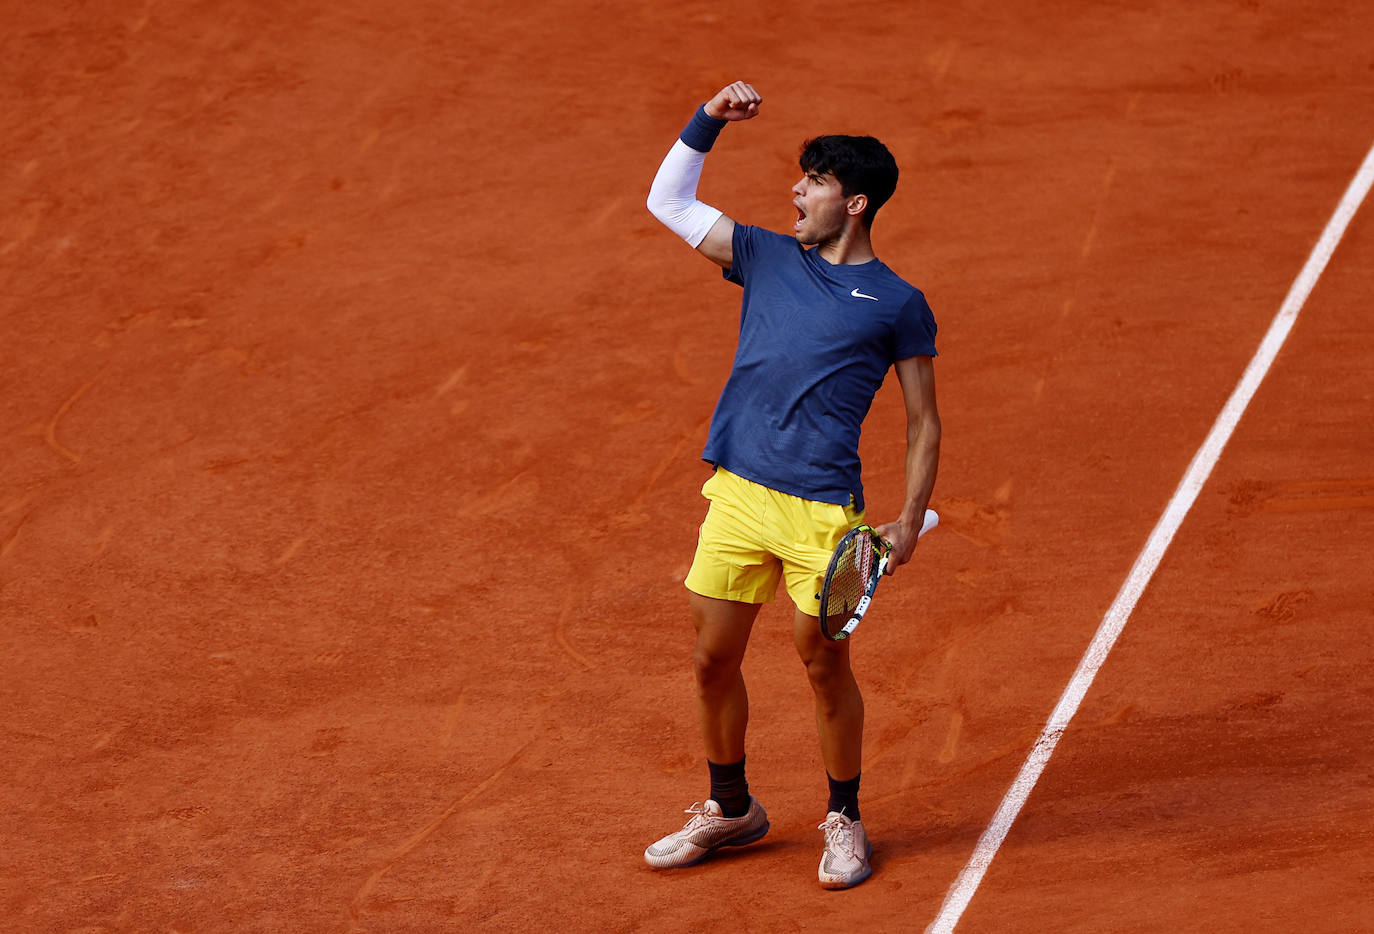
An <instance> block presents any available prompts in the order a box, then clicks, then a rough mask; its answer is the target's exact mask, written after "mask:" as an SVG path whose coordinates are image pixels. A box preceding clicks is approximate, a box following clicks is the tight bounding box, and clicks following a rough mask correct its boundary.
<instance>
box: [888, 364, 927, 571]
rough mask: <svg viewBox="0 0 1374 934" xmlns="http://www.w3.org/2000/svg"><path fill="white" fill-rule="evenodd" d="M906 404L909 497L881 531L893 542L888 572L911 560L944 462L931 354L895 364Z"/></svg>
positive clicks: (907, 494) (907, 491)
mask: <svg viewBox="0 0 1374 934" xmlns="http://www.w3.org/2000/svg"><path fill="white" fill-rule="evenodd" d="M894 368H895V369H896V371H897V381H898V383H899V384H900V385H901V387H902V399H903V401H904V402H905V405H906V496H905V498H904V500H903V502H902V513H901V515H900V516H898V517H897V520H896V521H895V522H889V523H887V524H886V525H880V526H878V528H877V532H878V534H879V535H881V536H882V537H883V538H885V539H887V540H888V541H889V542H890V543H891V544H892V556H891V558H889V560H888V563H887V573H889V574H891V573H892V571H893V570H894V569H895V568H898V567H900V566H902V565H903V564H906V563H907V562H908V561H910V560H911V555H912V552H914V551H915V550H916V539H917V538H918V537H919V535H920V533H921V521H922V520H923V519H924V518H925V513H926V504H927V503H929V502H930V493H931V491H932V490H933V489H934V488H935V472H936V469H937V468H938V467H939V463H940V412H939V410H938V409H937V408H936V405H935V363H934V360H933V359H932V358H931V357H926V356H922V357H908V358H906V359H905V360H898V361H897V362H896V364H894Z"/></svg>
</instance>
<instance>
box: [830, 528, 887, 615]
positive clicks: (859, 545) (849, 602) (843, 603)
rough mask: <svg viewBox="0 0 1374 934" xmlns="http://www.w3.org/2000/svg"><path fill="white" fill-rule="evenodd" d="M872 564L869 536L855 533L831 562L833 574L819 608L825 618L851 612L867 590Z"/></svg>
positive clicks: (872, 553)
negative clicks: (836, 559)
mask: <svg viewBox="0 0 1374 934" xmlns="http://www.w3.org/2000/svg"><path fill="white" fill-rule="evenodd" d="M875 564H876V551H875V549H874V547H873V541H872V539H871V538H870V537H869V536H867V535H856V536H854V537H853V538H852V539H850V541H849V543H848V544H847V545H846V546H845V549H844V551H843V552H842V553H841V554H840V557H839V560H838V561H836V562H835V573H834V575H833V576H832V577H831V578H830V587H829V589H828V591H827V593H826V603H825V606H824V608H823V609H824V611H825V615H826V617H827V618H830V619H838V618H843V617H846V616H848V615H849V614H850V613H851V612H853V610H854V608H855V607H856V606H858V604H859V601H860V600H862V599H863V596H864V594H865V593H867V592H868V583H869V581H870V580H872V579H873V572H874V567H875Z"/></svg>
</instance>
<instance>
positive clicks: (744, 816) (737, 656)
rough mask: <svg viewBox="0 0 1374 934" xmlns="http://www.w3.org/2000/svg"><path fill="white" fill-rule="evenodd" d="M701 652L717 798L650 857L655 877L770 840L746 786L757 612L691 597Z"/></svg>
mask: <svg viewBox="0 0 1374 934" xmlns="http://www.w3.org/2000/svg"><path fill="white" fill-rule="evenodd" d="M691 601H692V603H691V606H692V621H693V622H694V623H695V624H696V630H697V644H696V653H695V656H694V668H695V670H696V681H697V711H698V714H699V716H700V720H701V738H702V741H703V743H704V744H705V746H706V758H707V761H708V765H709V766H710V769H711V797H710V798H708V799H707V800H706V801H704V802H702V803H700V804H694V805H693V806H692V807H690V808H688V809H687V813H688V814H691V815H692V817H691V819H690V820H688V821H687V823H686V824H685V825H683V827H682V829H681V830H678V831H675V832H673V833H670V834H668V835H667V836H666V837H663V838H662V839H660V840H658V841H657V842H656V843H653V844H651V845H650V846H649V848H648V849H646V850H645V851H644V860H645V862H647V863H648V864H649V865H650V866H652V867H653V868H655V869H675V868H677V867H680V866H690V865H692V864H693V863H696V862H699V861H700V860H702V859H705V858H706V857H707V856H709V855H710V854H711V853H712V852H714V851H715V850H717V849H719V848H721V847H734V846H745V845H747V844H750V843H753V842H754V841H756V840H759V839H761V838H762V837H763V836H764V834H766V833H768V813H767V812H766V811H765V810H764V809H763V805H761V804H759V802H758V799H756V798H755V797H754V796H753V795H751V794H749V786H748V783H747V782H746V781H745V780H744V733H745V730H746V729H747V728H748V725H749V694H748V693H747V692H746V691H745V689H744V675H743V673H742V672H741V671H740V665H741V663H742V662H743V661H744V650H745V648H746V646H747V645H748V644H749V633H750V631H752V630H753V628H754V617H756V616H757V615H758V612H759V608H758V605H757V604H753V603H736V602H734V601H732V600H716V599H713V598H711V597H703V596H700V595H699V594H695V593H693V594H692V595H691Z"/></svg>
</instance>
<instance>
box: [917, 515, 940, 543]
mask: <svg viewBox="0 0 1374 934" xmlns="http://www.w3.org/2000/svg"><path fill="white" fill-rule="evenodd" d="M939 524H940V514H939V513H937V512H936V511H935V510H934V509H927V510H926V517H925V520H924V521H922V523H921V531H920V532H919V533H918V534H917V536H916V537H917V538H920V537H921V536H922V535H924V534H926V533H927V532H929V531H930V530H931V529H933V528H935V527H936V526H937V525H939Z"/></svg>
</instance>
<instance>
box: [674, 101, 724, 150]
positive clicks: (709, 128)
mask: <svg viewBox="0 0 1374 934" xmlns="http://www.w3.org/2000/svg"><path fill="white" fill-rule="evenodd" d="M725 124H726V121H725V120H719V119H717V118H715V117H711V116H707V114H706V105H705V104H703V105H701V106H700V107H698V108H697V112H696V113H694V114H692V119H691V120H689V121H687V125H686V126H685V127H683V128H682V132H681V133H680V134H679V135H678V139H680V140H682V141H683V142H684V143H686V144H687V145H688V146H691V147H692V148H693V149H695V150H696V151H697V152H710V151H711V146H712V144H713V143H715V141H716V137H717V136H719V135H720V131H721V130H722V129H724V127H725Z"/></svg>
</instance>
